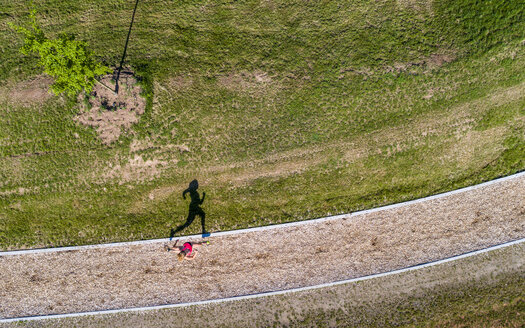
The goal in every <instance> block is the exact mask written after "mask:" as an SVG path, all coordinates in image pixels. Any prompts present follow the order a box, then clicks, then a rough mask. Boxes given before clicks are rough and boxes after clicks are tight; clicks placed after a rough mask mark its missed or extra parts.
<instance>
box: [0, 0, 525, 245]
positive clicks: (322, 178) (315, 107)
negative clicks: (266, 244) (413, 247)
mask: <svg viewBox="0 0 525 328" xmlns="http://www.w3.org/2000/svg"><path fill="white" fill-rule="evenodd" d="M403 3H404V4H403ZM35 5H36V10H37V13H38V16H37V17H38V20H39V21H40V22H41V24H42V27H43V29H44V31H45V32H46V33H48V34H50V35H56V34H57V33H59V32H62V31H64V32H68V33H74V34H76V35H77V36H78V38H79V39H84V40H86V41H88V43H89V44H90V46H91V47H92V49H93V50H94V52H95V53H96V54H97V55H98V56H99V58H101V60H102V61H103V62H104V63H106V64H108V65H117V64H118V62H119V60H120V56H121V55H122V54H121V52H122V50H123V46H124V42H125V38H126V34H127V30H128V27H129V20H130V18H131V13H132V10H133V5H134V2H133V1H117V0H109V1H108V0H106V1H95V0H92V1H80V2H79V1H72V0H71V1H69V0H68V1H50V0H49V1H40V2H38V3H36V4H35ZM0 8H2V9H1V12H0V39H1V40H5V41H6V42H0V56H1V58H2V60H1V61H0V88H3V90H7V92H4V93H2V92H0V95H2V94H4V96H2V98H1V99H0V104H1V109H0V113H1V115H0V248H4V249H7V248H21V247H34V246H49V245H53V246H59V245H72V244H86V243H96V242H103V241H120V240H133V239H139V238H155V237H164V236H166V235H167V234H168V232H169V229H170V228H171V227H174V226H176V225H179V224H181V223H183V222H184V220H185V217H186V215H187V205H188V204H187V201H186V202H185V201H183V200H182V198H181V193H182V191H183V190H184V189H185V188H187V186H188V183H189V182H190V181H191V180H193V179H198V180H199V183H200V188H199V191H200V192H202V191H205V192H206V194H207V197H206V201H205V202H204V204H203V208H204V210H205V212H206V213H207V219H206V225H207V227H208V230H210V231H217V230H229V229H236V228H243V227H249V226H258V225H266V224H272V223H279V222H288V221H296V220H303V219H309V218H314V217H319V216H324V215H329V214H336V213H343V212H349V211H355V210H358V209H363V208H370V207H374V206H378V205H382V204H389V203H393V202H399V201H403V200H408V199H413V198H417V197H422V196H425V195H430V194H435V193H438V192H443V191H446V190H451V189H454V188H458V187H461V186H466V185H470V184H473V183H478V182H481V181H485V180H488V179H492V178H495V177H498V176H503V175H508V174H512V173H515V172H518V171H521V170H523V169H524V168H525V157H524V156H523V154H524V153H525V139H524V135H525V123H524V117H525V111H524V108H525V107H524V102H525V98H524V96H523V95H524V94H525V92H524V90H525V84H524V81H525V73H524V71H523V67H524V64H525V46H524V45H523V41H522V40H524V39H525V34H524V33H523V31H525V23H524V22H525V19H523V18H524V9H523V6H521V5H520V4H519V3H518V2H515V1H482V2H480V1H473V0H463V1H434V2H424V3H423V2H418V1H406V2H401V1H399V2H396V1H379V2H372V3H371V2H369V1H321V2H313V3H311V2H304V1H284V0H283V1H237V2H234V3H232V2H230V1H192V2H167V1H160V0H158V1H149V0H148V1H144V2H141V3H139V6H138V11H137V15H136V21H135V24H134V26H133V31H132V34H131V39H130V44H129V48H128V56H127V64H129V65H130V66H131V67H133V68H134V69H135V70H136V71H137V72H138V74H139V75H140V76H141V77H142V79H143V81H142V83H143V85H144V87H145V89H146V93H147V94H148V97H149V105H148V108H147V110H146V113H145V114H144V115H143V116H142V117H141V119H140V122H139V123H138V124H136V125H135V126H134V127H133V128H132V130H131V131H127V132H125V133H124V134H123V135H122V136H121V137H120V139H119V140H118V141H117V142H115V143H113V144H111V145H110V146H106V145H104V144H103V143H102V142H101V141H100V140H99V139H98V137H97V135H96V132H95V131H94V130H93V129H91V128H88V127H84V126H80V125H78V124H76V123H75V122H74V121H73V118H74V117H75V115H76V113H77V111H78V110H77V109H76V107H75V106H76V105H75V104H74V102H72V101H68V100H63V99H61V98H59V97H51V98H49V99H47V100H46V101H45V102H43V103H39V102H37V103H32V104H29V105H22V104H19V103H15V102H13V101H12V100H10V99H12V96H11V95H12V92H13V90H16V89H17V86H18V85H20V84H18V83H21V81H24V80H28V79H30V78H31V77H32V76H34V75H35V74H37V73H38V72H40V71H41V70H40V69H39V68H37V67H36V66H35V65H36V60H35V58H32V57H25V56H23V55H21V54H20V53H19V52H18V49H19V47H20V46H21V44H22V39H21V38H20V37H19V36H18V35H16V34H15V33H14V32H13V31H11V30H9V29H8V28H7V22H14V23H16V24H23V23H24V22H26V21H27V19H28V13H29V7H28V4H27V3H26V2H25V1H7V0H0ZM0 91H1V90H0ZM137 156H140V157H141V158H142V160H143V162H140V161H138V162H137V161H135V162H134V159H135V160H136V159H137ZM148 160H150V161H151V162H149V164H148V162H147V161H148ZM144 162H145V163H144ZM197 220H198V219H197ZM198 232H199V224H198V223H194V224H193V225H192V226H190V227H189V228H188V229H187V230H185V231H184V232H183V233H184V234H191V233H198Z"/></svg>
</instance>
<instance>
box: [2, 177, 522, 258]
mask: <svg viewBox="0 0 525 328" xmlns="http://www.w3.org/2000/svg"><path fill="white" fill-rule="evenodd" d="M522 176H525V171H523V172H520V173H516V174H513V175H509V176H506V177H503V178H498V179H494V180H491V181H487V182H484V183H481V184H478V185H474V186H470V187H465V188H461V189H457V190H453V191H449V192H445V193H442V194H437V195H433V196H428V197H424V198H419V199H415V200H410V201H406V202H402V203H397V204H392V205H387V206H382V207H376V208H372V209H368V210H363V211H359V212H353V213H347V214H339V215H334V216H327V217H322V218H317V219H311V220H303V221H295V222H290V223H281V224H274V225H268V226H262V227H255V228H247V229H239V230H230V231H219V232H213V233H210V235H209V236H210V237H211V236H213V237H220V236H227V235H236V234H241V233H248V232H254V231H264V230H270V229H277V228H287V227H295V226H300V225H305V224H312V223H320V222H326V221H333V220H338V219H342V218H350V217H353V216H357V215H362V214H368V213H374V212H380V211H386V210H390V209H393V208H398V207H403V206H408V205H412V204H417V203H421V202H424V201H429V200H434V199H439V198H443V197H447V196H450V195H455V194H459V193H463V192H467V191H471V190H476V189H479V188H482V187H486V186H489V185H492V184H496V183H500V182H504V181H507V180H512V179H517V178H520V177H522ZM200 237H202V235H200V234H199V235H189V236H180V237H177V238H178V239H180V240H186V239H192V238H200ZM167 241H169V239H168V238H162V239H148V240H136V241H128V242H120V243H108V244H94V245H82V246H68V247H52V248H39V249H25V250H15V251H5V252H0V257H1V256H8V255H24V254H37V253H52V252H64V251H74V250H83V249H91V248H108V247H119V246H132V245H146V244H154V243H162V242H167Z"/></svg>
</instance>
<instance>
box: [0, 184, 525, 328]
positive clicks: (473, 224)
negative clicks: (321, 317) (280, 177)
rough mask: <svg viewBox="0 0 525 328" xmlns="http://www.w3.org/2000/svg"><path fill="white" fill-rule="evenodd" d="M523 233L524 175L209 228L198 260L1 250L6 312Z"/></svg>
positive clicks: (252, 286) (292, 280)
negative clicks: (397, 202)
mask: <svg viewBox="0 0 525 328" xmlns="http://www.w3.org/2000/svg"><path fill="white" fill-rule="evenodd" d="M171 191H172V190H170V189H166V190H161V191H160V190H159V192H160V193H167V194H169V193H170V192H171ZM523 237H525V176H523V175H522V176H519V177H515V178H513V179H510V180H506V181H501V182H498V183H496V184H492V185H489V186H484V187H481V188H477V189H474V190H469V191H466V192H462V193H457V194H453V195H448V196H446V197H441V198H438V199H432V200H427V201H425V202H420V203H416V204H410V205H405V206H402V207H398V208H391V209H384V210H381V211H376V212H372V213H363V214H359V215H348V216H346V217H344V218H341V219H337V220H331V221H325V222H313V223H312V222H311V223H306V224H302V225H298V226H292V227H278V228H274V229H268V230H263V231H255V232H248V233H239V234H234V235H226V236H219V237H213V236H212V237H211V238H210V241H211V244H210V245H208V246H202V247H201V248H200V249H199V254H198V255H197V257H196V258H195V259H194V260H193V261H184V262H178V261H177V259H176V256H175V255H174V254H172V253H171V252H166V251H164V249H163V243H151V244H146V245H132V246H114V247H110V248H96V247H91V248H84V249H81V250H75V251H59V252H52V253H39V254H25V255H11V256H0V276H1V277H2V279H0V317H4V318H8V317H20V316H29V315H42V314H51V313H69V312H82V311H92V310H103V309H116V308H128V307H139V306H150V305H159V304H169V303H182V302H192V301H198V300H206V299H215V298H223V297H232V296H236V295H245V294H253V293H260V292H267V291H275V290H283V289H290V288H296V287H302V286H311V285H317V284H321V283H327V282H332V281H338V280H344V279H350V278H353V277H359V276H364V275H369V274H373V273H378V272H384V271H390V270H394V269H399V268H402V267H407V266H412V265H416V264H419V263H425V262H428V261H433V260H438V259H443V258H447V257H450V256H453V255H458V254H462V253H466V252H469V251H473V250H476V249H480V248H484V247H488V246H491V245H495V244H498V243H501V242H506V241H509V240H513V239H519V238H523ZM225 250H230V251H229V252H228V251H225Z"/></svg>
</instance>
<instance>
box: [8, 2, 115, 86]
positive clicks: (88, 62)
mask: <svg viewBox="0 0 525 328" xmlns="http://www.w3.org/2000/svg"><path fill="white" fill-rule="evenodd" d="M30 17H31V29H27V28H25V27H21V26H16V25H14V24H12V23H10V24H9V26H10V27H11V28H12V29H14V30H16V31H17V32H19V33H21V34H22V35H23V36H24V38H25V39H24V45H23V46H22V48H21V49H20V52H22V53H23V54H25V55H29V54H32V53H36V54H37V55H39V56H40V61H39V64H40V65H41V66H42V67H44V72H45V73H46V74H48V75H50V76H52V77H53V78H54V80H55V81H54V83H53V84H52V85H51V89H52V91H53V93H55V94H56V95H59V94H62V93H65V94H67V95H69V96H75V95H77V94H78V93H80V92H81V91H82V90H84V91H86V92H87V93H90V92H91V90H92V89H93V85H94V84H95V82H96V77H97V76H100V75H103V74H106V73H109V72H111V70H110V69H109V68H108V67H107V66H104V65H102V64H101V63H99V62H98V61H97V60H96V59H95V56H94V54H93V52H92V51H90V50H89V49H88V47H87V43H86V42H84V41H78V40H75V37H74V35H68V34H64V33H62V34H60V35H59V36H58V38H57V39H49V38H47V37H46V36H45V35H44V32H43V31H42V29H41V28H40V27H39V26H38V24H37V21H36V16H35V10H34V9H33V10H31V13H30Z"/></svg>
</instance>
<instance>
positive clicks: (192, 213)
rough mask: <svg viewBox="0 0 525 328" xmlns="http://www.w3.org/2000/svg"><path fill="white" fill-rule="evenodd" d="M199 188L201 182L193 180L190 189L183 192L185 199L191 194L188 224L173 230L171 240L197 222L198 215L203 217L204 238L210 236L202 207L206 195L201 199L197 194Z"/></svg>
mask: <svg viewBox="0 0 525 328" xmlns="http://www.w3.org/2000/svg"><path fill="white" fill-rule="evenodd" d="M198 188H199V182H198V181H197V180H193V181H192V182H190V185H189V187H188V189H186V190H184V191H183V192H182V198H184V199H186V194H187V193H190V198H191V202H190V207H189V209H188V218H187V219H186V222H185V223H184V224H183V225H180V226H178V227H177V228H176V229H171V232H170V239H172V238H173V236H175V234H176V233H177V232H179V231H181V230H184V229H186V228H187V227H188V226H189V225H190V224H192V222H193V220H195V217H196V216H197V215H198V216H200V217H201V227H202V236H203V237H207V236H209V235H210V234H209V233H208V232H207V231H206V228H205V220H206V213H204V210H203V209H202V208H201V206H200V205H201V204H202V203H203V202H204V198H205V197H206V193H205V192H203V193H202V199H201V198H200V196H199V193H198V192H197V189H198Z"/></svg>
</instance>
